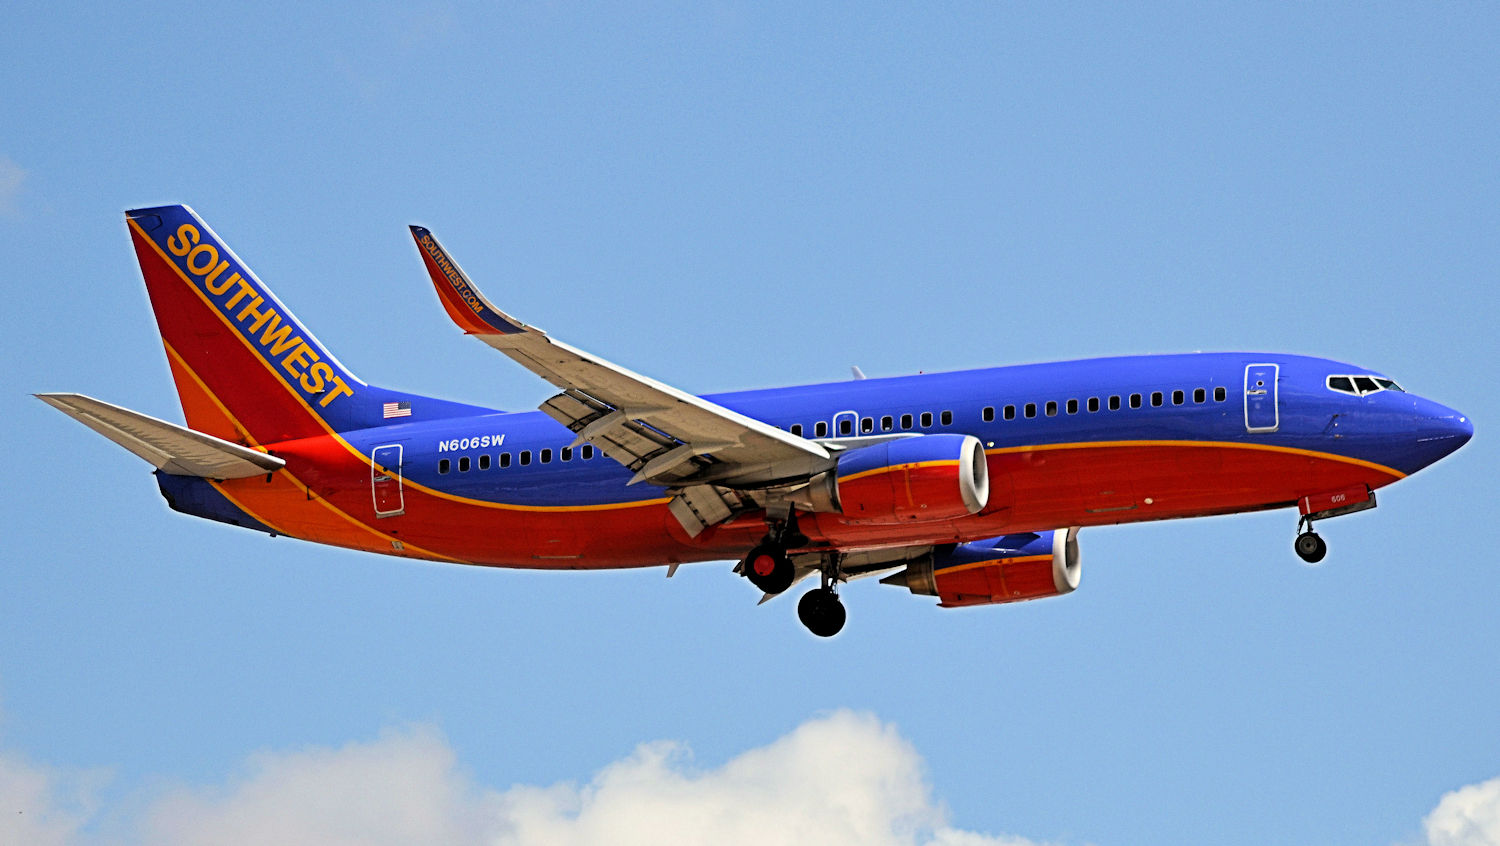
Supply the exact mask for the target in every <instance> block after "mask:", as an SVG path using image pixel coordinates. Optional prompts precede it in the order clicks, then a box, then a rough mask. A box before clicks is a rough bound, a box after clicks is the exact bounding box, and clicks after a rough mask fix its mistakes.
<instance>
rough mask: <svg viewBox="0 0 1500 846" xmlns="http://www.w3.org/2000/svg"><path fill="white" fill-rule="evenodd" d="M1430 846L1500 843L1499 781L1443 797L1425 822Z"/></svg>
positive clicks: (1481, 784) (1493, 780)
mask: <svg viewBox="0 0 1500 846" xmlns="http://www.w3.org/2000/svg"><path fill="white" fill-rule="evenodd" d="M1423 828H1424V829H1425V831H1426V832H1427V843H1428V846H1494V844H1496V843H1500V778H1492V779H1490V780H1489V781H1482V782H1480V783H1479V784H1471V785H1469V786H1468V787H1461V788H1459V789H1458V790H1455V791H1453V792H1451V793H1445V794H1443V798H1442V799H1440V800H1439V801H1438V804H1437V807H1436V808H1434V809H1432V813H1430V814H1428V815H1427V819H1426V820H1423Z"/></svg>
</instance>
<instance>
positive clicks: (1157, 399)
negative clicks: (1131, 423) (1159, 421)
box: [1151, 391, 1162, 408]
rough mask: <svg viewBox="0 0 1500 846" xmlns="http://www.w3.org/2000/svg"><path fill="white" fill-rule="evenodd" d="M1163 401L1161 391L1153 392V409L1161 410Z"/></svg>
mask: <svg viewBox="0 0 1500 846" xmlns="http://www.w3.org/2000/svg"><path fill="white" fill-rule="evenodd" d="M1161 399H1162V397H1161V391H1152V392H1151V407H1152V408H1160V407H1161Z"/></svg>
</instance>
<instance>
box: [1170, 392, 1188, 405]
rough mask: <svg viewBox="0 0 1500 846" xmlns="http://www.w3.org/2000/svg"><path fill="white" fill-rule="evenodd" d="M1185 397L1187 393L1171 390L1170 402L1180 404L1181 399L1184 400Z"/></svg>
mask: <svg viewBox="0 0 1500 846" xmlns="http://www.w3.org/2000/svg"><path fill="white" fill-rule="evenodd" d="M1186 399H1187V394H1184V393H1183V392H1182V391H1173V392H1172V404H1173V405H1182V403H1183V401H1184V400H1186Z"/></svg>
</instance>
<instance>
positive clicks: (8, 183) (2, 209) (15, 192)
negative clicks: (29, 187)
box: [0, 153, 27, 218]
mask: <svg viewBox="0 0 1500 846" xmlns="http://www.w3.org/2000/svg"><path fill="white" fill-rule="evenodd" d="M26 176H27V172H26V169H25V168H23V167H21V166H20V165H18V164H16V163H15V161H13V160H12V159H11V157H10V156H7V155H5V154H4V153H0V217H9V218H17V217H20V216H21V207H20V199H21V189H22V187H23V186H24V185H25V184H26Z"/></svg>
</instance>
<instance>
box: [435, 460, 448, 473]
mask: <svg viewBox="0 0 1500 846" xmlns="http://www.w3.org/2000/svg"><path fill="white" fill-rule="evenodd" d="M449 466H450V465H449V464H448V459H446V458H444V459H442V460H441V461H439V462H438V472H439V473H447V472H448V467H449Z"/></svg>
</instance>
